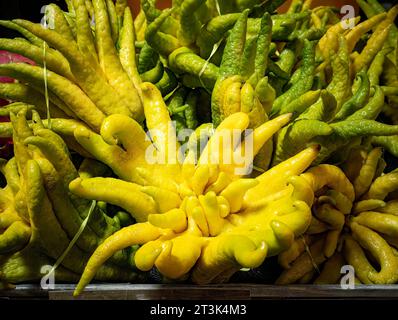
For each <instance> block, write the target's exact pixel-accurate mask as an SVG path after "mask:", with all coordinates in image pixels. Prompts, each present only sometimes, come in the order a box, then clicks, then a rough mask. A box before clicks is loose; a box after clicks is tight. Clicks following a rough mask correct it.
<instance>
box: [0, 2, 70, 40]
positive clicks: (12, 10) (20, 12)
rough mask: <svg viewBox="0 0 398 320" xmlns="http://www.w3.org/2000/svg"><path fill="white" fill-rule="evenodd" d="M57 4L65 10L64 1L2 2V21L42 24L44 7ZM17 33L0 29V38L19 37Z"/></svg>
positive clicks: (0, 11)
mask: <svg viewBox="0 0 398 320" xmlns="http://www.w3.org/2000/svg"><path fill="white" fill-rule="evenodd" d="M51 2H52V3H55V4H57V5H58V6H60V7H61V8H65V7H66V6H65V2H64V1H63V0H0V20H10V19H17V18H22V19H27V20H31V21H35V22H40V21H41V19H42V17H43V14H42V13H40V9H41V8H42V6H44V5H46V4H49V3H51ZM17 36H19V35H18V34H17V33H15V32H13V31H10V30H7V29H5V28H2V27H0V37H2V38H4V37H7V38H9V37H17Z"/></svg>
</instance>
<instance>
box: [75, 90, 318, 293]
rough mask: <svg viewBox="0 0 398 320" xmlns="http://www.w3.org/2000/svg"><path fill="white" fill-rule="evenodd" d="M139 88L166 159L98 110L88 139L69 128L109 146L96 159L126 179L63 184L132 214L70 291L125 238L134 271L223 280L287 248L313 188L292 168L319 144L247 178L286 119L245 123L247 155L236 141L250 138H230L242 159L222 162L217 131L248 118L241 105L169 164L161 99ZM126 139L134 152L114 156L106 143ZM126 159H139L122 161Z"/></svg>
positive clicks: (171, 151)
mask: <svg viewBox="0 0 398 320" xmlns="http://www.w3.org/2000/svg"><path fill="white" fill-rule="evenodd" d="M142 92H143V97H144V110H145V114H146V116H147V126H148V128H149V129H151V128H152V127H154V128H157V129H158V130H159V129H160V130H161V132H162V134H163V137H166V138H165V140H164V141H166V144H160V143H159V142H160V141H161V140H160V137H159V136H158V137H153V141H152V143H153V144H155V145H157V146H158V149H157V150H158V151H159V152H164V153H167V155H168V157H166V158H165V159H168V160H167V161H170V159H171V161H170V162H167V161H166V163H165V164H162V163H160V164H153V165H151V166H148V167H146V166H147V165H146V163H145V161H144V160H145V158H144V157H145V150H146V149H145V148H143V147H140V146H145V147H150V146H149V145H148V144H149V143H150V142H144V141H142V140H144V138H145V134H144V132H143V131H142V129H140V127H139V126H138V125H135V124H134V122H133V120H131V119H129V118H127V117H124V116H116V115H113V116H111V117H109V118H107V119H106V120H105V122H104V125H103V127H102V129H101V136H96V138H95V142H94V143H91V142H90V140H83V139H81V137H84V136H83V135H82V134H81V133H80V132H78V133H77V134H79V135H80V136H77V135H76V136H77V140H78V141H83V143H82V145H83V146H88V147H89V148H90V149H89V150H90V152H92V153H94V154H99V152H100V150H107V148H109V150H112V153H110V152H108V153H104V152H102V157H103V159H104V160H106V162H105V163H107V164H108V165H109V166H110V167H111V168H112V169H113V170H114V172H115V173H117V174H118V175H119V176H121V177H129V181H131V182H126V181H122V180H118V179H114V178H101V180H98V179H99V178H92V179H85V180H82V179H80V178H79V179H76V180H74V181H72V182H71V183H70V185H69V187H70V190H71V191H72V192H73V193H75V194H76V195H78V196H81V197H85V198H89V199H97V200H105V201H107V202H110V203H114V204H117V205H119V206H121V207H122V208H125V209H126V210H127V211H128V212H130V213H131V215H132V216H133V217H134V218H135V219H137V221H139V223H137V224H134V225H132V226H129V227H126V228H124V229H122V230H120V231H119V232H117V233H115V234H114V235H112V236H111V237H109V238H108V239H107V240H106V241H105V242H104V243H103V244H101V245H100V246H99V247H98V249H97V250H96V252H95V253H94V255H93V256H92V257H91V259H90V261H89V262H88V264H87V266H86V269H85V272H84V273H83V275H82V278H81V281H80V282H79V285H78V287H77V289H76V292H75V293H76V294H79V293H80V292H81V290H83V288H84V286H85V285H86V284H87V283H88V282H89V281H91V279H92V277H93V276H94V275H95V274H96V272H97V269H98V267H99V266H101V265H102V264H103V263H104V262H105V261H106V260H107V259H108V258H109V257H111V256H112V255H113V254H114V253H115V252H116V251H118V250H120V249H123V248H125V247H127V246H131V245H136V244H139V245H141V247H140V249H139V250H138V251H137V252H136V254H135V258H134V259H135V265H136V266H137V268H138V269H140V270H142V271H148V270H150V269H151V268H152V267H153V266H156V267H157V269H158V270H159V271H160V272H161V273H162V274H163V275H164V276H166V277H168V278H171V279H179V278H182V277H186V276H187V275H189V274H191V276H192V280H193V281H194V282H196V283H211V282H223V281H226V280H228V278H229V277H230V276H231V275H232V274H233V273H234V272H235V271H237V270H238V269H239V268H240V267H248V268H254V267H257V266H259V265H260V264H261V263H262V262H263V260H264V259H265V258H266V257H267V256H271V255H276V254H278V253H279V252H281V251H283V250H284V249H286V248H288V247H289V246H290V245H291V244H292V242H293V241H294V239H295V238H296V237H298V236H299V235H300V234H302V233H303V232H304V231H305V230H306V229H307V227H308V225H309V223H310V217H311V212H310V207H311V205H312V201H313V197H314V195H313V191H312V189H311V186H310V185H309V184H308V183H307V182H306V181H305V180H303V179H301V178H299V177H298V175H299V174H300V173H302V172H303V171H304V170H305V169H306V168H308V167H309V166H310V164H311V163H312V161H313V160H314V159H315V158H316V156H317V154H318V150H319V149H318V148H317V147H316V146H314V147H309V148H308V149H306V150H304V151H303V152H301V153H299V154H298V155H296V156H294V157H292V158H291V159H288V160H287V161H285V162H283V163H281V164H280V165H279V166H276V167H274V168H272V169H271V170H270V171H267V172H265V173H264V174H262V175H260V176H258V177H257V178H255V179H252V178H249V177H246V174H247V173H248V172H249V171H247V170H248V168H249V167H250V165H251V163H252V161H253V156H255V155H256V154H257V153H258V152H259V150H261V147H262V146H263V145H264V143H266V142H267V141H268V140H269V139H270V138H271V137H272V135H273V134H274V133H275V132H276V131H278V130H279V129H280V128H281V127H282V126H283V125H285V124H286V123H287V122H288V121H289V119H290V115H283V116H281V117H278V118H276V119H274V120H271V121H268V122H265V123H264V124H262V125H260V126H259V127H258V128H256V129H255V130H254V132H253V133H252V135H251V136H250V138H252V139H253V141H252V142H253V153H252V154H250V153H248V151H247V150H246V148H245V145H246V144H248V143H249V142H250V140H248V139H249V138H246V139H243V140H242V141H237V142H236V143H234V145H236V147H235V150H234V151H233V152H240V154H242V153H243V156H244V157H246V158H247V159H246V160H248V162H247V163H245V164H242V163H238V162H237V160H236V158H235V157H234V158H232V163H226V162H225V159H226V158H225V156H228V151H230V149H228V147H227V148H225V147H224V148H223V147H222V144H221V141H222V139H225V138H226V136H228V135H230V136H231V137H232V136H233V131H234V130H238V131H239V132H243V131H244V130H245V129H246V128H247V127H248V126H249V123H250V120H249V117H248V115H247V114H245V113H242V112H237V113H234V114H232V115H230V116H229V117H227V118H226V119H225V120H224V121H223V122H221V124H220V125H219V126H218V128H217V129H216V130H215V132H214V134H213V135H212V136H211V138H210V140H209V141H208V143H207V145H206V147H205V148H204V149H203V151H202V152H201V154H200V155H199V158H198V159H197V160H195V152H196V149H195V151H194V150H193V149H191V150H189V151H188V154H187V156H186V157H185V160H184V162H183V163H182V164H181V163H179V162H177V163H174V162H173V160H175V159H176V158H177V152H178V149H176V146H177V143H176V138H175V131H172V133H171V134H170V132H169V130H170V128H168V127H167V124H168V123H169V121H170V117H169V114H168V113H167V107H166V105H165V104H164V102H163V100H162V99H161V96H160V93H159V92H158V90H157V89H156V87H155V86H154V85H152V84H149V83H143V84H142ZM115 117H118V121H117V122H116V121H115V122H114V121H113V119H114V118H115ZM116 123H117V126H116ZM133 128H135V129H134V131H133V130H132V129H133ZM140 130H141V131H140ZM171 130H173V129H171ZM127 132H128V134H127ZM132 132H133V133H134V132H135V133H134V134H132ZM93 134H94V133H90V135H93ZM86 136H88V135H86ZM132 137H134V138H133V139H132ZM140 139H141V140H140ZM105 141H107V142H110V143H113V144H114V145H113V146H111V145H109V144H108V143H107V142H105ZM116 141H121V142H122V144H123V146H124V148H125V149H126V151H122V150H118V148H119V147H117V146H116V145H115V143H116ZM98 146H100V148H98ZM110 148H112V149H110ZM132 148H134V149H135V152H134V157H126V156H118V154H117V153H116V152H115V150H116V151H117V152H125V153H127V154H129V153H130V152H132V151H131V149H132ZM131 154H133V153H131ZM123 159H125V160H123ZM137 159H141V160H137ZM122 161H123V162H122ZM132 161H139V162H136V163H135V164H134V165H130V164H129V162H132ZM286 168H288V170H286ZM127 170H135V171H136V172H140V173H141V172H145V170H148V176H147V177H148V178H149V177H154V176H156V177H157V180H145V183H142V182H141V181H139V180H137V179H136V178H135V175H134V174H131V173H132V172H131V171H127ZM271 181H273V182H274V184H273V185H272V189H268V190H269V191H267V193H266V194H264V190H266V189H267V187H269V184H270V182H271ZM120 190H126V192H120ZM127 191H128V192H127ZM143 196H145V197H143ZM146 199H147V200H146ZM166 199H167V200H166Z"/></svg>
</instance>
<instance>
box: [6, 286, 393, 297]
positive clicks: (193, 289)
mask: <svg viewBox="0 0 398 320" xmlns="http://www.w3.org/2000/svg"><path fill="white" fill-rule="evenodd" d="M74 287H75V286H74V285H72V284H60V285H56V286H55V288H54V289H53V290H48V291H47V290H42V289H40V287H39V286H37V285H18V286H16V288H15V289H14V290H2V291H1V290H0V300H3V299H32V298H35V299H51V300H69V299H75V298H73V296H72V293H73V290H74ZM76 299H87V300H248V299H398V285H388V286H376V285H374V286H366V285H357V286H356V287H355V289H353V290H343V289H341V288H340V286H336V285H333V286H329V285H321V286H319V285H290V286H274V285H260V284H258V285H257V284H225V285H211V286H191V285H166V284H91V285H89V286H87V288H86V290H85V291H84V292H83V293H82V294H81V296H79V297H78V298H76Z"/></svg>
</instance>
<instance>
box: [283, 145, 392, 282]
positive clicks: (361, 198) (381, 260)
mask: <svg viewBox="0 0 398 320" xmlns="http://www.w3.org/2000/svg"><path fill="white" fill-rule="evenodd" d="M384 166H385V164H384V160H383V159H382V151H381V149H380V148H374V149H372V150H370V151H369V152H367V151H366V150H364V149H363V148H357V149H354V150H353V151H352V152H351V155H350V157H349V158H348V160H347V162H346V163H345V164H343V168H344V172H343V171H342V170H341V169H339V168H337V167H334V166H329V165H320V166H318V167H314V168H312V169H310V170H308V171H307V172H306V173H304V174H302V175H301V177H304V178H305V179H307V180H308V181H312V182H311V184H312V186H313V190H314V192H315V193H316V194H317V198H316V199H315V205H314V207H313V213H314V216H313V218H312V221H311V225H310V227H309V228H308V230H307V231H306V233H305V236H304V237H303V238H302V239H298V240H296V242H295V243H294V245H293V246H292V247H290V248H289V249H288V250H287V251H285V252H283V253H281V254H280V255H279V262H280V264H281V266H282V267H283V268H285V271H283V272H282V274H281V275H280V277H279V278H278V279H277V281H276V283H277V284H288V283H295V282H299V283H301V282H302V281H304V280H303V279H304V278H305V276H306V275H307V274H309V273H311V272H313V271H315V269H314V266H315V265H316V266H317V268H318V270H317V271H318V272H320V274H319V276H317V277H314V275H312V276H311V277H309V279H308V281H307V282H312V281H313V282H314V283H319V284H335V283H338V282H339V280H340V277H341V274H340V273H339V272H340V269H339V268H341V266H343V265H345V264H349V265H352V266H353V267H354V269H355V275H356V277H357V282H361V283H364V284H392V283H397V282H398V272H397V264H398V258H397V255H396V247H397V245H398V242H397V241H396V237H397V235H398V229H397V226H398V220H397V219H396V209H397V206H396V203H397V200H395V198H396V196H395V193H394V191H395V190H397V188H398V178H397V177H398V175H397V172H396V170H395V171H392V172H390V173H386V174H382V172H383V170H384ZM325 186H326V187H327V188H326V189H325V188H324V187H325ZM322 188H323V189H322ZM319 190H322V191H321V192H319ZM307 246H308V250H307V249H306V247H307ZM365 252H366V253H365ZM370 257H371V258H370ZM373 260H375V261H377V263H378V264H379V265H380V269H379V270H376V269H375V268H374V266H373V263H372V262H373Z"/></svg>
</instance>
